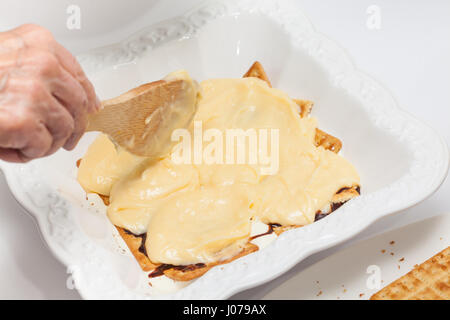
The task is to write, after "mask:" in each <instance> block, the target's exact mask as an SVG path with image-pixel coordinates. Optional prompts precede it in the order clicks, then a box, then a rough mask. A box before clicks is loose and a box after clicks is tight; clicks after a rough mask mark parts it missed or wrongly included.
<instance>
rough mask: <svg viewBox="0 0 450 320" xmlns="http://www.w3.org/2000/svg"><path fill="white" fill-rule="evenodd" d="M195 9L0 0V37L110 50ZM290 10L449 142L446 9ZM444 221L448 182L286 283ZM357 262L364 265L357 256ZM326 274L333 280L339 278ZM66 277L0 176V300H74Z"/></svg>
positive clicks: (312, 1)
mask: <svg viewBox="0 0 450 320" xmlns="http://www.w3.org/2000/svg"><path fill="white" fill-rule="evenodd" d="M200 2H201V1H198V0H178V1H176V0H164V1H151V0H150V1H148V0H147V1H145V0H127V1H122V0H120V1H119V0H115V1H112V0H95V1H92V0H78V1H77V0H73V1H67V0H59V1H55V0H40V1H34V0H2V1H1V3H0V30H1V31H4V30H7V29H8V28H11V27H14V26H17V25H19V24H21V23H25V22H35V23H39V24H42V25H44V26H46V27H48V28H49V29H51V30H52V31H53V32H54V34H55V36H56V38H57V39H58V40H59V41H60V42H61V43H62V44H63V45H65V46H66V47H68V48H69V49H70V50H71V51H72V52H74V53H75V54H77V53H80V52H82V51H85V50H88V49H90V48H93V47H97V46H101V45H106V44H108V43H111V42H116V41H118V40H120V39H122V38H125V37H126V36H127V35H129V34H130V33H132V32H134V31H136V30H139V29H140V28H142V27H144V26H147V25H150V24H153V23H155V22H158V21H161V20H164V19H167V18H169V17H173V16H177V15H179V14H181V13H183V12H184V11H186V10H187V9H189V8H190V7H192V6H193V5H195V4H197V3H200ZM295 3H296V4H297V5H298V7H299V9H301V10H303V11H304V12H305V14H306V15H307V16H308V17H309V18H310V19H311V21H312V22H313V24H314V25H315V26H316V29H317V30H319V31H321V32H322V33H324V34H326V35H328V36H329V37H330V38H331V39H334V40H336V42H337V43H339V44H340V45H341V46H342V47H344V48H346V49H347V50H348V51H349V53H350V55H351V56H352V57H353V58H354V61H355V64H356V65H357V66H358V67H359V68H360V69H361V70H363V71H365V72H367V73H368V74H370V75H372V76H373V77H374V78H375V79H377V80H378V81H379V82H381V83H382V84H384V85H385V86H386V87H387V88H389V89H390V90H391V92H392V93H393V95H394V97H396V99H397V101H398V102H399V104H400V105H401V106H402V107H403V108H404V109H406V110H408V111H410V112H411V113H413V114H414V115H415V116H416V117H418V118H420V119H422V120H423V121H425V122H426V123H428V124H429V125H431V126H432V127H434V128H435V129H436V130H437V131H438V132H439V133H440V134H441V135H442V136H443V137H444V138H445V139H446V141H447V143H449V142H450V41H449V39H450V18H449V17H450V1H448V0H431V1H422V0H377V1H375V0H374V1H367V0H340V1H333V0H297V1H295ZM69 4H78V5H79V6H80V7H81V18H82V25H81V27H82V29H81V30H72V31H70V30H68V29H67V28H66V19H67V17H68V15H67V13H66V8H67V6H68V5H69ZM370 5H377V6H379V8H380V9H381V19H382V20H381V29H380V30H369V29H368V28H367V27H366V21H367V18H368V15H367V13H366V10H367V8H368V7H369V6H370ZM268 41H269V40H268ZM430 156H431V157H432V156H433V155H430ZM446 212H450V181H449V180H448V179H447V180H446V181H445V182H444V184H443V185H442V187H441V188H440V190H438V191H437V192H436V193H435V194H434V195H433V196H431V197H430V198H429V199H427V200H426V201H424V202H422V203H421V204H419V205H417V206H415V207H414V208H411V209H408V210H405V211H403V212H400V213H398V214H396V215H395V216H391V217H388V218H385V219H384V220H382V221H379V222H377V223H376V224H374V225H373V226H371V227H370V228H368V229H367V230H365V231H363V232H362V233H361V234H360V235H359V236H358V237H356V238H354V239H352V240H350V241H348V242H346V243H344V244H342V245H340V246H338V247H335V248H331V249H329V250H326V251H324V252H321V253H318V254H316V255H313V256H311V257H309V258H307V259H306V260H304V261H303V262H301V263H300V264H299V265H297V266H296V267H295V268H294V269H295V272H291V273H290V274H289V275H288V277H292V279H293V280H292V281H297V280H296V279H297V277H295V275H296V274H299V273H300V272H301V271H302V270H303V269H305V268H307V267H309V266H311V265H312V264H314V263H315V262H317V261H319V260H321V259H324V258H325V257H327V256H330V255H332V254H333V253H335V252H336V251H338V250H340V249H342V248H344V247H348V246H351V245H352V244H353V243H354V242H355V241H360V240H362V239H365V238H368V237H372V236H374V235H376V234H380V233H382V232H385V231H387V230H390V229H393V228H397V227H400V226H404V225H406V224H409V223H412V222H414V221H419V220H422V219H425V218H428V217H431V216H434V215H438V214H442V213H446ZM430 233H432V232H430ZM428 236H429V237H431V236H432V234H430V235H428V234H426V231H424V234H422V235H421V238H422V242H423V243H424V245H425V247H426V244H427V241H428V240H427V237H428ZM410 237H412V238H415V237H417V235H416V234H411V235H410ZM430 241H431V240H430ZM430 243H431V242H430ZM429 250H430V252H429V256H431V255H433V254H434V253H435V252H434V249H432V248H431V245H430V249H429ZM372 258H373V257H372ZM356 259H359V260H364V259H365V257H364V256H363V255H359V256H358V257H357V258H356ZM334 272H335V273H336V274H339V270H334ZM67 277H68V274H66V268H65V267H64V266H62V265H61V264H60V263H59V262H58V261H57V260H56V259H55V258H54V257H53V256H52V254H51V253H50V252H49V250H47V248H46V245H45V244H44V243H43V241H42V240H41V238H40V235H39V231H38V229H37V226H36V225H35V223H34V221H33V220H32V219H31V218H30V217H29V216H28V214H27V213H26V212H24V211H23V210H22V209H21V208H20V206H19V205H18V204H17V203H16V201H15V200H14V198H13V197H12V196H11V194H10V192H9V190H8V187H7V185H6V183H5V180H4V178H3V177H0V298H3V299H4V298H31V299H39V298H43V299H47V298H49V299H78V298H79V295H78V294H77V292H75V291H74V290H68V289H67V288H66V281H67ZM286 280H287V279H286V276H285V279H284V281H286ZM275 282H276V281H272V282H271V283H268V284H265V285H263V286H260V287H257V288H254V289H251V290H248V291H246V292H243V293H240V294H238V295H236V296H234V297H235V298H244V299H245V298H258V297H261V296H262V294H261V293H262V292H264V293H265V294H267V292H270V291H271V290H272V288H273V287H274V283H275ZM324 291H325V289H324ZM287 297H289V296H287ZM292 298H294V296H292Z"/></svg>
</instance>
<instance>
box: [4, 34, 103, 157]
mask: <svg viewBox="0 0 450 320" xmlns="http://www.w3.org/2000/svg"><path fill="white" fill-rule="evenodd" d="M98 108H100V101H99V100H98V98H97V97H96V95H95V91H94V88H93V86H92V84H91V83H90V82H89V80H88V79H87V78H86V76H85V74H84V72H83V70H82V69H81V67H80V65H79V64H78V62H77V61H76V60H75V58H74V57H73V56H72V55H71V54H70V52H69V51H67V50H66V49H64V48H63V47H62V46H61V45H60V44H58V43H57V42H56V41H55V39H54V38H53V36H52V35H51V33H50V32H49V31H48V30H46V29H44V28H42V27H39V26H36V25H23V26H20V27H18V28H16V29H14V30H11V31H8V32H0V159H3V160H6V161H13V162H25V161H28V160H31V159H34V158H38V157H43V156H46V155H49V154H52V153H54V152H55V151H56V150H58V149H59V148H60V147H64V148H65V149H67V150H71V149H73V148H74V147H75V145H76V144H77V142H78V140H79V139H80V137H81V136H82V134H83V133H84V130H85V128H86V119H87V114H88V113H91V112H95V111H96V110H97V109H98Z"/></svg>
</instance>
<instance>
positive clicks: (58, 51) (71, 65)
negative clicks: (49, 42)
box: [54, 42, 101, 113]
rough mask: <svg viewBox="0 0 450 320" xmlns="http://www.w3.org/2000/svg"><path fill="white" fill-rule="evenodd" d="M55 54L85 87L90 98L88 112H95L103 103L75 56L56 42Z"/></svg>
mask: <svg viewBox="0 0 450 320" xmlns="http://www.w3.org/2000/svg"><path fill="white" fill-rule="evenodd" d="M54 46H55V55H56V58H57V59H58V61H59V62H60V63H61V66H62V67H63V68H64V69H65V70H66V71H67V72H69V73H70V74H71V75H72V76H73V77H74V78H75V79H76V80H77V81H78V82H79V83H80V85H81V86H82V87H83V89H84V91H85V93H86V96H87V98H88V105H87V112H88V113H94V112H96V111H98V110H99V109H100V106H101V103H100V100H99V99H98V98H97V95H96V94H95V90H94V86H93V85H92V83H91V82H90V81H89V79H88V78H87V77H86V75H85V73H84V71H83V69H82V68H81V66H80V64H79V63H78V61H77V60H76V59H75V57H74V56H73V55H72V54H71V53H70V52H69V51H67V49H66V48H64V47H63V46H61V45H60V44H59V43H57V42H55V44H54Z"/></svg>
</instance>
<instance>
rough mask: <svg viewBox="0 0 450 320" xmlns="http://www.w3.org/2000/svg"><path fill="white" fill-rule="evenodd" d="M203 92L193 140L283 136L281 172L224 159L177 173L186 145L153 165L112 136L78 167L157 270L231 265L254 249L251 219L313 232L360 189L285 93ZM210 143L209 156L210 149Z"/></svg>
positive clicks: (258, 86) (228, 84)
mask: <svg viewBox="0 0 450 320" xmlns="http://www.w3.org/2000/svg"><path fill="white" fill-rule="evenodd" d="M200 91H201V98H200V100H199V102H198V110H197V113H196V115H195V117H194V121H193V123H192V125H191V127H190V128H189V129H188V131H189V132H190V133H191V134H192V136H195V134H194V131H195V130H198V123H201V130H203V132H206V131H207V130H208V129H215V130H218V131H219V132H225V131H226V130H227V129H243V130H247V129H255V130H256V132H260V129H268V130H270V129H277V130H278V145H277V148H278V149H277V152H278V156H277V160H278V163H277V171H276V172H272V173H267V164H266V163H264V164H263V163H260V162H257V163H251V164H246V163H243V164H242V163H241V164H230V163H227V162H226V161H225V154H224V155H223V157H224V161H223V163H213V164H210V163H205V161H201V162H198V161H197V162H195V161H193V162H192V163H182V164H179V163H178V162H175V161H174V158H173V153H174V152H179V150H177V147H179V146H175V147H174V148H173V149H172V151H171V153H170V154H169V155H167V156H166V157H164V158H162V159H158V160H156V161H155V160H150V159H145V158H140V157H137V156H134V155H131V154H129V153H128V152H126V151H125V150H123V149H121V148H116V147H115V146H114V144H113V143H112V142H111V141H110V140H109V139H108V138H107V137H106V136H105V135H100V136H99V137H98V138H97V140H95V142H94V143H93V144H92V145H91V146H90V147H89V149H88V151H87V153H86V155H85V156H84V157H83V159H82V161H81V164H80V167H79V171H78V181H79V182H80V184H81V186H82V187H83V188H84V189H85V190H86V191H87V192H95V193H99V194H102V195H105V196H109V199H110V205H109V206H108V210H107V212H108V216H109V219H110V220H111V222H112V223H113V224H114V225H116V226H118V227H121V228H124V229H126V230H128V231H130V232H132V233H133V234H135V235H140V234H143V233H147V236H146V242H145V248H146V253H147V255H148V257H149V259H150V260H151V261H152V262H154V263H163V264H172V265H188V264H195V263H209V262H214V261H220V260H224V259H227V258H230V257H233V256H235V255H236V254H238V253H239V252H240V251H241V250H242V247H243V246H244V245H245V244H246V243H247V242H248V241H249V237H250V227H251V220H252V219H258V220H259V221H261V222H263V223H267V224H269V223H276V224H280V225H283V226H284V225H286V226H290V225H306V224H309V223H312V222H314V217H315V214H316V212H318V211H320V210H321V209H322V208H323V207H325V206H326V205H328V204H329V203H330V201H331V199H332V198H333V196H334V195H335V194H336V192H337V191H338V190H340V189H341V188H343V187H352V186H355V185H359V176H358V173H357V171H356V170H355V168H354V167H353V165H352V164H350V162H348V161H347V160H346V159H344V158H343V157H341V156H340V155H338V154H336V153H334V152H332V151H329V150H325V149H324V148H323V147H321V146H319V147H317V146H316V145H315V143H314V137H315V133H316V127H317V121H316V119H315V118H314V117H303V118H301V117H300V114H299V107H298V105H297V104H296V103H295V102H294V101H293V100H292V99H291V98H289V96H288V95H287V94H286V93H284V92H282V91H280V90H278V89H274V88H271V87H269V86H268V84H267V83H266V82H264V81H262V80H260V79H257V78H243V79H212V80H206V81H203V82H202V83H201V84H200ZM196 126H197V127H196ZM223 136H224V137H225V134H223ZM269 136H270V134H269ZM193 140H194V139H193ZM224 141H225V138H224ZM192 143H193V142H192ZM203 144H204V146H203V148H204V150H206V148H207V147H206V146H207V145H208V142H205V141H204V142H203ZM274 146H275V145H273V144H270V143H269V146H268V148H269V149H270V148H274ZM194 148H195V146H194ZM272 151H273V150H272Z"/></svg>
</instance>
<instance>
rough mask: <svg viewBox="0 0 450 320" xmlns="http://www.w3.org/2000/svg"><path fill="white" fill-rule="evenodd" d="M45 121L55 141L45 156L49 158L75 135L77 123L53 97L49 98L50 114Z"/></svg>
mask: <svg viewBox="0 0 450 320" xmlns="http://www.w3.org/2000/svg"><path fill="white" fill-rule="evenodd" d="M43 121H44V124H45V127H46V128H47V130H48V131H49V132H50V134H51V136H52V140H53V141H52V144H51V147H50V149H49V150H48V151H47V152H46V154H45V155H46V156H48V155H50V154H53V153H55V152H56V151H57V150H58V149H59V148H61V147H62V146H64V145H65V144H66V143H67V141H68V139H69V137H71V136H72V135H73V132H74V127H75V121H74V118H73V117H72V115H71V114H70V113H69V111H68V110H67V109H66V108H65V107H64V106H63V105H62V104H61V103H60V102H59V101H58V99H56V98H55V97H53V96H51V97H49V112H48V116H47V117H45V119H44V120H43Z"/></svg>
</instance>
